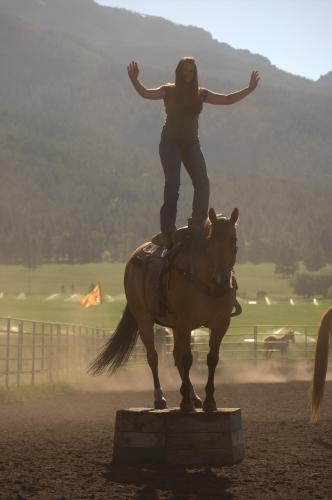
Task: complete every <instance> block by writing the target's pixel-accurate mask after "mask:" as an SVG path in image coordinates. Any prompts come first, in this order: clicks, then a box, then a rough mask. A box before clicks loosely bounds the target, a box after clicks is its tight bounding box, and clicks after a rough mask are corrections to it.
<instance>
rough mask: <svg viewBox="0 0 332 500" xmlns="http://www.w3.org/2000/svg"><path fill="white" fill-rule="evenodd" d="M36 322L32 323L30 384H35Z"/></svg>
mask: <svg viewBox="0 0 332 500" xmlns="http://www.w3.org/2000/svg"><path fill="white" fill-rule="evenodd" d="M35 356H36V323H35V322H33V323H32V352H31V358H32V362H31V364H32V366H31V384H32V385H35Z"/></svg>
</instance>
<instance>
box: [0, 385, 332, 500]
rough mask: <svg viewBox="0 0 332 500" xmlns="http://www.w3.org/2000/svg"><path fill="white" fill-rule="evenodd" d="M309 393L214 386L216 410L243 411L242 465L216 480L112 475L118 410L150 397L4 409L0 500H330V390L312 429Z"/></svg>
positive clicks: (211, 475)
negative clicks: (309, 417) (243, 451)
mask: <svg viewBox="0 0 332 500" xmlns="http://www.w3.org/2000/svg"><path fill="white" fill-rule="evenodd" d="M309 385H310V383H309V382H308V381H291V382H284V381H282V382H280V381H279V382H276V381H275V382H272V381H271V382H270V383H263V384H262V383H229V382H228V383H225V384H222V385H218V387H217V390H216V398H217V401H218V406H219V407H227V406H229V407H240V408H241V409H242V419H243V426H244V436H245V446H246V458H245V460H244V461H243V462H242V463H241V464H240V465H237V466H233V467H222V468H214V469H211V470H209V469H201V468H196V469H195V468H191V469H185V468H166V467H155V468H153V467H142V468H139V467H124V466H115V465H112V462H111V459H112V439H113V430H114V416H115V412H116V410H117V409H120V408H128V407H138V406H146V407H149V406H151V391H143V392H139V391H135V392H131V391H128V390H120V391H119V390H118V391H113V390H106V389H104V388H100V389H99V390H93V391H92V390H80V391H74V392H73V393H71V394H66V395H61V396H57V397H55V398H52V399H46V400H43V401H36V400H34V401H33V400H30V401H28V402H25V403H8V404H4V405H3V406H2V407H1V408H0V425H1V438H0V498H1V499H3V500H11V499H40V500H48V499H52V500H56V499H57V500H60V499H63V500H64V499H65V500H67V499H68V500H69V499H75V500H76V499H88V498H91V499H112V500H115V499H146V500H156V499H160V500H161V499H163V500H166V499H167V500H168V499H181V500H182V499H183V500H189V499H190V500H211V499H246V500H247V499H263V500H269V499H290V500H295V499H301V500H302V499H311V500H312V499H324V500H328V499H332V425H331V424H332V382H331V381H330V382H328V383H327V385H326V390H325V397H324V403H323V406H322V415H321V419H320V420H319V422H318V424H315V425H312V424H309V423H308V414H307V395H308V390H309ZM198 392H199V393H200V394H201V395H202V394H203V387H202V386H199V387H198ZM167 399H168V403H169V405H170V406H178V403H179V394H178V391H177V390H174V389H172V390H168V391H167Z"/></svg>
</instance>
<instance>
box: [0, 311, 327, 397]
mask: <svg viewBox="0 0 332 500" xmlns="http://www.w3.org/2000/svg"><path fill="white" fill-rule="evenodd" d="M278 329H279V330H281V328H280V325H279V326H278V325H242V326H235V327H233V326H232V327H231V328H230V329H229V331H228V332H227V334H226V336H225V338H224V339H223V341H222V343H221V348H220V359H221V362H222V360H227V361H231V360H234V361H239V360H240V361H241V360H252V361H255V362H259V361H263V360H266V349H265V346H264V338H266V337H267V336H268V335H271V334H275V333H276V330H278ZM287 329H288V330H293V331H295V343H292V342H289V343H288V345H287V346H286V347H288V349H286V352H285V354H284V355H283V354H282V353H281V351H280V349H273V350H272V351H273V352H272V353H271V354H272V358H273V359H284V360H285V361H287V360H293V361H297V360H310V359H313V357H314V353H315V347H316V338H317V330H318V326H317V325H287V326H284V327H283V328H282V331H286V330H287ZM111 333H112V332H111V330H109V329H104V328H91V327H87V326H83V325H76V324H65V323H51V322H42V321H32V320H25V319H17V318H9V317H0V386H5V387H10V386H20V385H22V384H32V385H33V384H36V383H42V382H50V383H52V382H54V381H57V380H65V379H68V378H69V377H70V376H72V375H77V374H80V373H86V371H87V367H88V365H89V363H90V362H91V361H92V359H93V358H94V357H95V355H96V353H97V352H98V350H99V349H100V348H101V347H102V346H103V345H104V343H105V342H106V341H107V339H108V338H109V336H110V335H111ZM281 333H282V332H281ZM155 342H156V348H157V351H158V355H159V362H160V365H167V364H168V363H171V364H173V336H172V334H171V333H170V332H168V331H167V330H165V329H161V328H157V329H156V334H155ZM280 345H282V344H281V343H280ZM208 350H209V335H208V332H207V331H205V330H201V329H200V330H195V331H194V332H193V333H192V351H193V358H194V363H193V368H195V367H196V368H198V367H199V366H200V365H203V364H204V365H206V356H207V353H208ZM128 364H131V365H144V366H146V365H147V361H146V353H145V349H144V346H143V345H142V343H141V342H140V341H139V342H138V343H137V346H136V347H135V349H134V350H133V353H132V354H131V356H130V359H129V361H128Z"/></svg>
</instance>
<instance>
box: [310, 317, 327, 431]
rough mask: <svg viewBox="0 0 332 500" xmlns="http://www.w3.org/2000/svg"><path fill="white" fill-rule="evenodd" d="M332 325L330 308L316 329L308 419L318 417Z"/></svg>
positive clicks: (311, 419)
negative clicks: (316, 336)
mask: <svg viewBox="0 0 332 500" xmlns="http://www.w3.org/2000/svg"><path fill="white" fill-rule="evenodd" d="M331 325H332V308H330V309H329V310H328V311H327V312H326V313H325V314H324V316H323V317H322V319H321V323H320V327H319V330H318V338H317V345H316V355H315V369H314V376H313V381H312V395H311V414H310V421H311V422H316V421H317V420H318V417H319V407H320V403H321V401H322V398H323V393H324V385H325V378H326V372H327V363H328V359H329V337H330V334H331Z"/></svg>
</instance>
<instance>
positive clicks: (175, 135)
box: [162, 84, 207, 141]
mask: <svg viewBox="0 0 332 500" xmlns="http://www.w3.org/2000/svg"><path fill="white" fill-rule="evenodd" d="M162 88H163V89H165V98H164V105H165V112H166V120H165V124H164V127H163V132H162V135H163V137H166V138H167V139H170V140H173V141H195V140H198V116H199V115H194V116H193V115H190V114H188V113H186V111H185V110H183V109H181V108H179V106H178V105H177V103H176V101H175V85H174V84H168V85H163V86H162ZM199 95H200V98H201V99H202V102H204V101H205V99H206V95H207V90H206V89H204V88H200V89H199Z"/></svg>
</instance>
